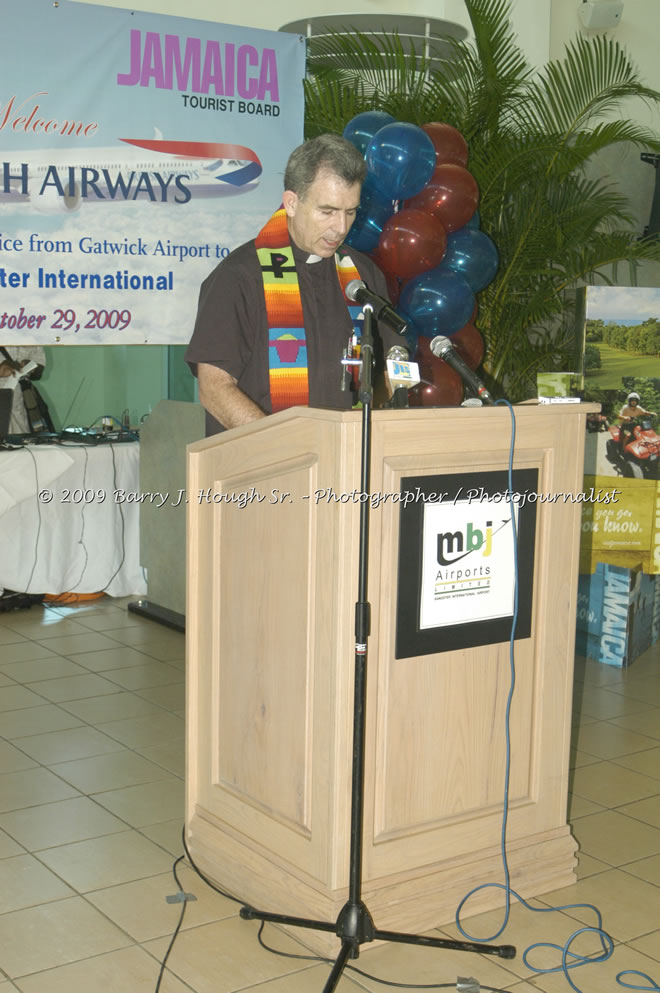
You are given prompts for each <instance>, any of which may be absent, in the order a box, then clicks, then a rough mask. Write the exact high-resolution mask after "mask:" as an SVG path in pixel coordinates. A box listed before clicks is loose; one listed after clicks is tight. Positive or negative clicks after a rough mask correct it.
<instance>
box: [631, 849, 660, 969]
mask: <svg viewBox="0 0 660 993" xmlns="http://www.w3.org/2000/svg"><path fill="white" fill-rule="evenodd" d="M623 871H624V872H629V873H631V874H632V875H633V876H637V877H638V878H639V879H645V880H646V882H647V883H653V884H654V885H655V886H660V855H652V856H651V857H650V858H648V859H640V861H639V862H629V863H628V865H626V866H624V867H623ZM658 951H660V949H658Z"/></svg>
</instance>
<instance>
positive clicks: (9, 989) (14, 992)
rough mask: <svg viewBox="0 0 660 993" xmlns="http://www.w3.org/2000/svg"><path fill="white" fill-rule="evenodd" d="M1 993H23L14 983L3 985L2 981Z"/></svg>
mask: <svg viewBox="0 0 660 993" xmlns="http://www.w3.org/2000/svg"><path fill="white" fill-rule="evenodd" d="M0 993H21V991H20V990H19V988H18V986H14V984H13V983H10V982H9V981H7V982H6V983H3V982H2V980H1V979H0Z"/></svg>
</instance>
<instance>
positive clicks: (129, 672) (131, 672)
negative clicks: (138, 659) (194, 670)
mask: <svg viewBox="0 0 660 993" xmlns="http://www.w3.org/2000/svg"><path fill="white" fill-rule="evenodd" d="M105 675H106V679H110V680H112V682H113V683H117V684H118V685H119V686H122V687H123V688H124V689H125V690H143V689H147V688H148V687H149V686H167V685H170V684H172V683H178V684H181V685H182V684H183V673H182V672H181V670H180V669H175V668H174V666H171V665H168V664H167V663H166V662H149V664H148V665H136V666H132V667H130V668H128V669H112V670H110V671H109V672H106V674H105Z"/></svg>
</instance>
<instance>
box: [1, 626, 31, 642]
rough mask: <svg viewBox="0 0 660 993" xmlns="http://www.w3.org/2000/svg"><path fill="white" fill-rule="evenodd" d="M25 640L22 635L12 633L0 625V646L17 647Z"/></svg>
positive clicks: (16, 632) (15, 632)
mask: <svg viewBox="0 0 660 993" xmlns="http://www.w3.org/2000/svg"><path fill="white" fill-rule="evenodd" d="M25 640H26V639H25V637H24V635H22V634H19V633H18V631H12V630H10V628H7V627H4V625H2V624H0V645H17V644H18V643H19V642H20V641H25Z"/></svg>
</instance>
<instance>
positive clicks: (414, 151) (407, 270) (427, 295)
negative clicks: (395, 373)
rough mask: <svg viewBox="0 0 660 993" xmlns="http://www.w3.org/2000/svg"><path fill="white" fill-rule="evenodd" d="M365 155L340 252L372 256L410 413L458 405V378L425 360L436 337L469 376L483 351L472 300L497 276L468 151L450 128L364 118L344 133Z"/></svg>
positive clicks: (377, 114)
mask: <svg viewBox="0 0 660 993" xmlns="http://www.w3.org/2000/svg"><path fill="white" fill-rule="evenodd" d="M344 137H345V138H347V139H348V140H349V141H350V142H352V143H353V144H354V145H355V146H356V148H358V149H359V151H360V152H362V154H363V155H364V157H365V159H366V163H367V178H366V180H365V183H364V186H363V188H362V198H361V200H360V206H359V209H358V212H357V216H356V218H355V222H354V224H353V226H352V227H351V230H350V231H349V233H348V236H347V238H346V243H347V244H348V245H351V246H352V247H353V248H357V249H358V250H359V251H363V252H366V253H368V254H370V255H371V256H372V257H373V258H374V259H375V261H376V262H377V263H378V265H379V266H380V268H381V269H382V270H383V272H384V273H385V276H386V278H387V283H388V288H389V292H390V298H391V300H392V303H393V304H395V306H396V307H397V310H398V311H399V312H400V313H401V315H402V316H403V317H404V318H405V319H406V320H407V321H408V323H409V327H410V333H409V335H408V345H409V348H410V351H411V354H412V355H415V353H416V358H417V361H418V362H419V366H420V372H421V374H422V382H421V384H420V386H418V387H416V388H415V390H412V391H411V397H410V402H411V404H412V405H416V406H436V405H439V404H442V405H443V406H447V405H448V406H452V405H456V404H459V403H460V402H461V400H462V399H463V387H462V383H461V381H460V379H459V377H458V375H457V374H456V373H455V372H454V371H453V370H452V369H451V368H450V367H449V366H448V365H447V364H446V363H445V362H444V361H443V360H442V359H438V358H436V357H435V356H434V355H432V354H431V351H430V348H429V346H430V339H431V338H433V337H435V336H436V335H445V336H446V337H451V338H452V343H453V344H454V346H455V347H456V349H457V350H458V352H459V353H460V355H461V357H462V358H463V359H464V361H466V362H467V363H468V365H469V366H470V367H471V368H472V369H476V368H477V366H478V365H479V364H480V362H481V360H482V359H483V354H484V344H483V340H482V338H481V335H480V334H479V331H478V330H477V328H476V327H475V326H474V324H473V323H472V321H473V320H474V318H475V316H476V312H477V305H476V300H475V294H476V293H478V292H479V290H482V289H483V288H484V287H485V286H487V285H488V283H490V282H491V280H492V279H493V277H494V276H495V273H496V271H497V267H498V262H499V260H498V255H497V249H496V248H495V245H494V244H493V242H492V241H491V239H490V238H489V237H488V235H486V234H484V233H483V231H481V230H479V215H478V212H477V205H478V203H479V189H478V186H477V183H476V180H475V179H474V177H473V176H472V175H471V173H470V172H468V170H467V168H466V165H467V160H468V146H467V142H466V141H465V139H464V137H463V136H462V135H461V133H460V132H459V131H457V130H456V128H453V127H452V126H451V125H450V124H443V123H439V122H435V123H432V124H425V125H423V127H417V125H415V124H406V123H403V122H401V121H396V120H395V119H394V118H393V117H392V116H391V115H390V114H386V113H385V112H383V111H380V110H369V111H366V112H365V113H362V114H358V115H357V117H354V118H353V119H352V120H351V121H349V123H348V124H347V125H346V127H345V128H344Z"/></svg>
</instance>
